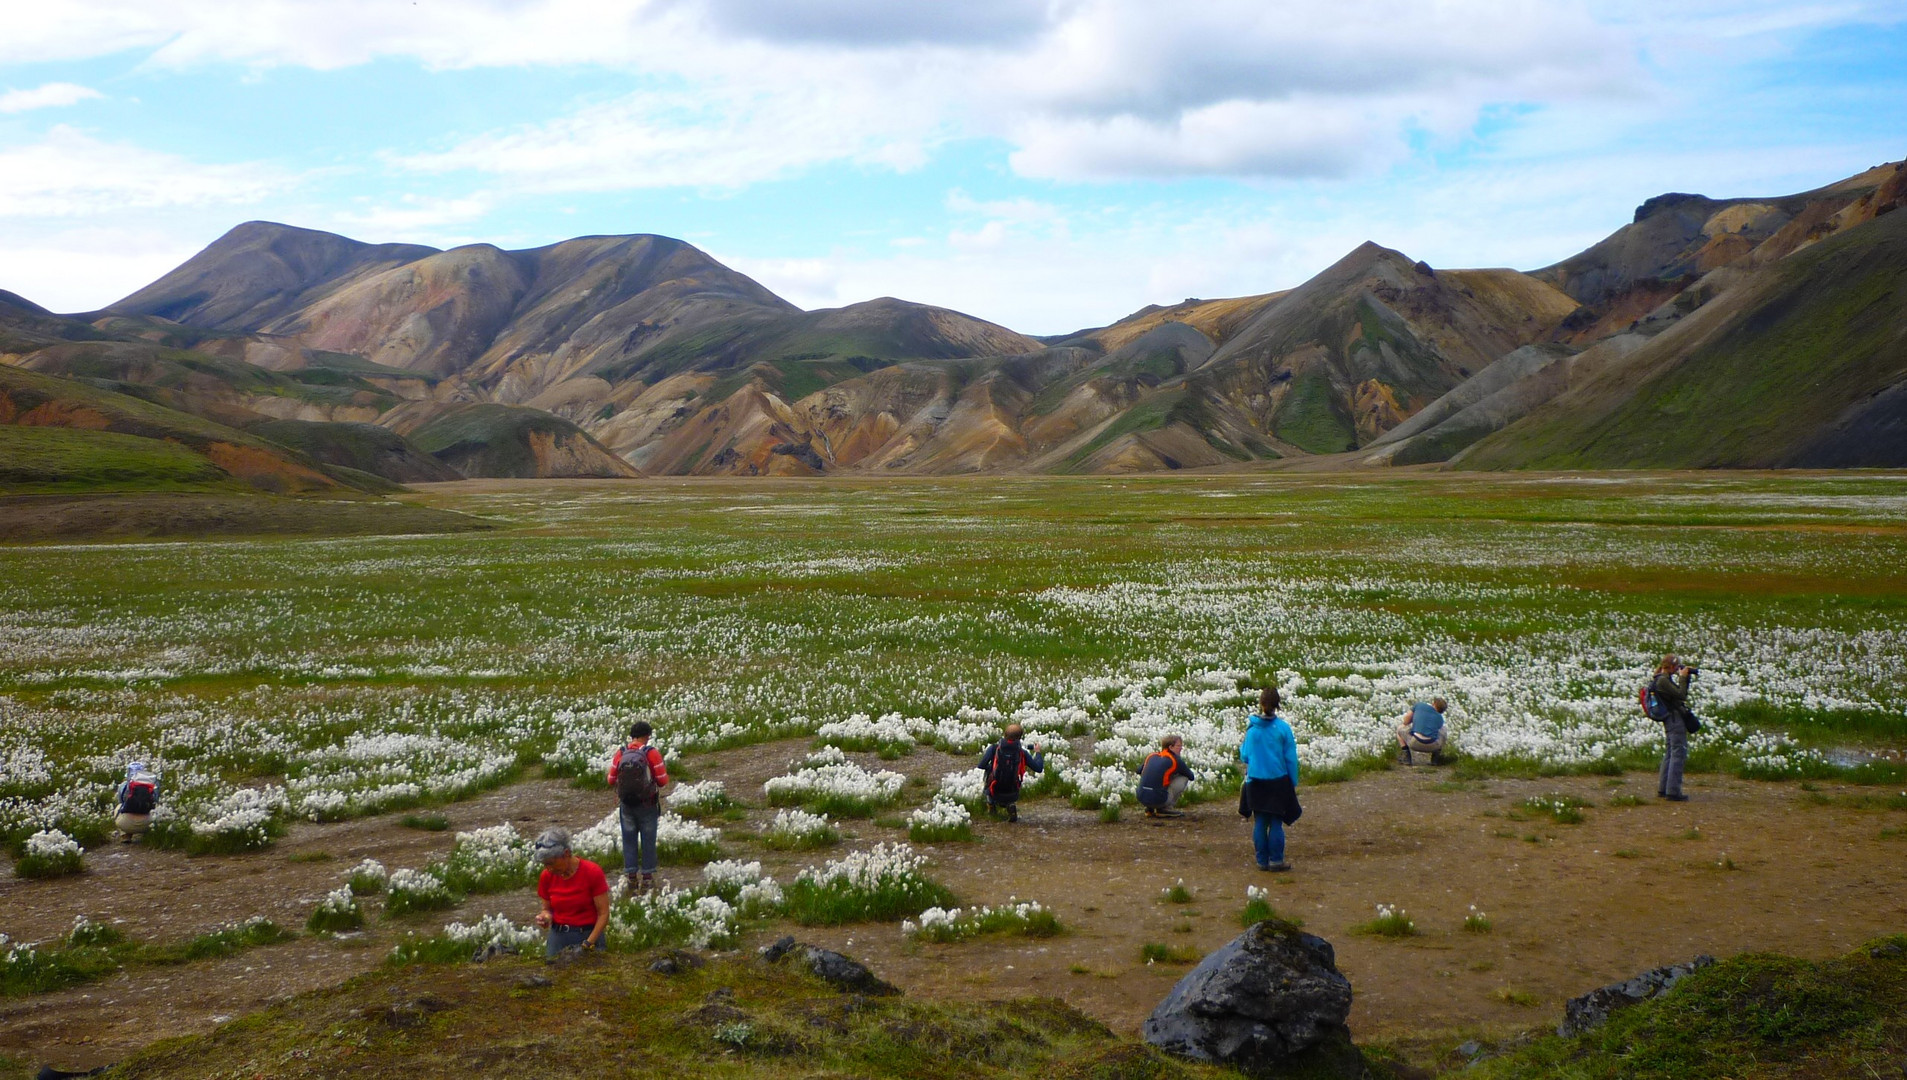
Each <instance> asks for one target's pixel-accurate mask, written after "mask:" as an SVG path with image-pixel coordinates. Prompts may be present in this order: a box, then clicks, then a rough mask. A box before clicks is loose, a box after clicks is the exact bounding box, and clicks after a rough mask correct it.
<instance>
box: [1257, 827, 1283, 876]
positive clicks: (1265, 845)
mask: <svg viewBox="0 0 1907 1080" xmlns="http://www.w3.org/2000/svg"><path fill="white" fill-rule="evenodd" d="M1251 842H1252V846H1253V847H1255V848H1256V849H1257V854H1258V865H1260V866H1270V865H1271V864H1273V863H1281V862H1284V861H1285V823H1284V822H1283V821H1280V820H1279V819H1278V815H1277V814H1253V815H1252V826H1251Z"/></svg>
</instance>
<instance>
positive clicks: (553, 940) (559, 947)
mask: <svg viewBox="0 0 1907 1080" xmlns="http://www.w3.org/2000/svg"><path fill="white" fill-rule="evenodd" d="M595 928H596V927H595V924H593V923H592V924H590V925H589V926H552V927H550V936H549V937H548V938H546V939H544V942H543V955H545V956H555V955H556V954H557V953H560V952H562V951H563V950H564V949H567V948H569V947H571V946H572V945H581V944H583V943H584V942H586V941H588V940H589V932H590V931H591V930H594V929H595Z"/></svg>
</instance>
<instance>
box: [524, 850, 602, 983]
mask: <svg viewBox="0 0 1907 1080" xmlns="http://www.w3.org/2000/svg"><path fill="white" fill-rule="evenodd" d="M534 850H535V852H536V859H537V861H538V862H540V863H542V864H543V874H542V876H541V877H539V878H537V880H536V895H537V898H538V899H540V900H542V901H543V910H542V911H540V912H538V913H537V916H536V925H538V926H540V927H542V928H543V929H545V930H548V931H549V932H550V936H549V942H548V944H547V946H546V947H545V952H546V954H547V955H549V956H555V955H556V954H557V953H560V952H562V951H563V950H564V949H567V948H570V947H571V946H574V945H580V946H582V947H583V948H585V949H594V948H597V947H599V946H601V945H602V943H603V931H604V930H606V929H607V928H608V927H609V879H608V878H607V877H604V876H603V868H602V867H600V866H597V865H596V864H595V863H593V862H590V861H589V860H588V859H579V858H577V857H576V856H575V854H574V853H572V852H571V851H570V849H569V830H567V829H545V830H544V831H543V835H541V836H539V837H537V838H536V847H535V849H534Z"/></svg>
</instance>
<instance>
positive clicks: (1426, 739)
mask: <svg viewBox="0 0 1907 1080" xmlns="http://www.w3.org/2000/svg"><path fill="white" fill-rule="evenodd" d="M1448 708H1450V703H1449V702H1447V701H1445V700H1444V699H1442V698H1431V699H1430V703H1429V704H1425V703H1424V702H1421V701H1420V702H1418V703H1417V704H1415V705H1412V706H1411V707H1410V712H1408V713H1406V714H1405V715H1404V722H1403V723H1401V724H1398V725H1397V753H1398V756H1399V757H1400V758H1402V759H1403V762H1404V764H1406V765H1415V764H1417V763H1416V762H1415V761H1413V760H1412V759H1411V755H1412V754H1429V755H1430V763H1431V764H1432V765H1442V764H1443V748H1444V739H1445V737H1446V736H1448V735H1449V734H1450V728H1449V726H1448V725H1447V724H1445V723H1444V715H1443V714H1444V711H1445V710H1446V709H1448Z"/></svg>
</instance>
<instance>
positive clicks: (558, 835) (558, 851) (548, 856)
mask: <svg viewBox="0 0 1907 1080" xmlns="http://www.w3.org/2000/svg"><path fill="white" fill-rule="evenodd" d="M530 850H531V851H533V852H534V853H535V854H536V861H537V862H542V863H547V862H555V861H556V860H558V859H560V858H562V857H563V856H565V855H568V854H569V830H568V829H544V830H543V835H541V836H539V837H537V838H536V844H535V845H534V846H533V847H532V848H531V849H530Z"/></svg>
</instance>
